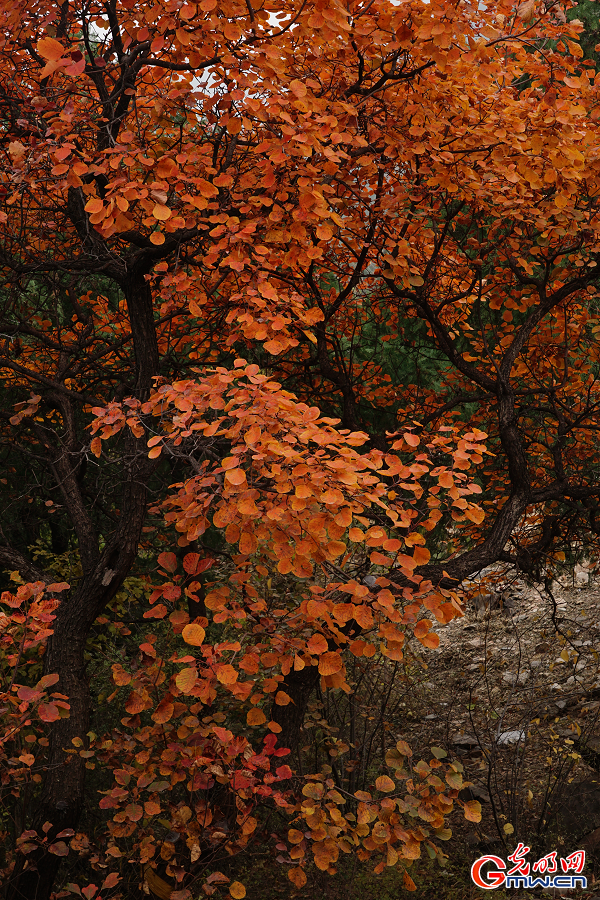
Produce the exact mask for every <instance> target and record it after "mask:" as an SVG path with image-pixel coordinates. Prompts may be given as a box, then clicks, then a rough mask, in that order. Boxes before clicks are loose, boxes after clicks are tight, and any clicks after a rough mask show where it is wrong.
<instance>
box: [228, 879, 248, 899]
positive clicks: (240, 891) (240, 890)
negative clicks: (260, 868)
mask: <svg viewBox="0 0 600 900" xmlns="http://www.w3.org/2000/svg"><path fill="white" fill-rule="evenodd" d="M229 893H230V894H231V896H232V897H233V898H234V900H242V897H245V896H246V888H245V887H244V885H243V884H242V883H241V882H240V881H232V882H231V884H230V885H229Z"/></svg>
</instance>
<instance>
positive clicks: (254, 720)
mask: <svg viewBox="0 0 600 900" xmlns="http://www.w3.org/2000/svg"><path fill="white" fill-rule="evenodd" d="M266 721H267V717H266V716H265V714H264V712H263V711H262V709H258V707H256V706H255V707H254V708H253V709H250V710H249V711H248V715H247V716H246V722H247V723H248V725H264V724H265V722H266Z"/></svg>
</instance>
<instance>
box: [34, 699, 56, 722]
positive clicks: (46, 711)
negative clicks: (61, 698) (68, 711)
mask: <svg viewBox="0 0 600 900" xmlns="http://www.w3.org/2000/svg"><path fill="white" fill-rule="evenodd" d="M38 715H39V717H40V719H41V720H42V722H56V721H57V720H58V719H60V713H59V711H58V707H57V706H56V705H55V704H54V703H40V705H39V707H38Z"/></svg>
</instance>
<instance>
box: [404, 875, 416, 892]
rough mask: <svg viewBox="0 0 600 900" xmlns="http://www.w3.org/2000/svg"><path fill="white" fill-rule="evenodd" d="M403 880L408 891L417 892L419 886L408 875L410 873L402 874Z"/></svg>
mask: <svg viewBox="0 0 600 900" xmlns="http://www.w3.org/2000/svg"><path fill="white" fill-rule="evenodd" d="M402 880H403V881H404V887H405V888H406V890H407V891H416V889H417V886H416V884H415V883H414V881H413V880H412V878H411V877H410V875H409V874H408V872H403V873H402Z"/></svg>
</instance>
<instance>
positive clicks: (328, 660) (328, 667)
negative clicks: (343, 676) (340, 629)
mask: <svg viewBox="0 0 600 900" xmlns="http://www.w3.org/2000/svg"><path fill="white" fill-rule="evenodd" d="M342 668H343V663H342V658H341V656H340V654H339V653H336V652H335V650H330V651H328V652H327V653H323V654H322V655H321V656H320V657H319V672H320V673H321V675H333V674H334V673H335V672H339V671H341V669H342Z"/></svg>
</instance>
